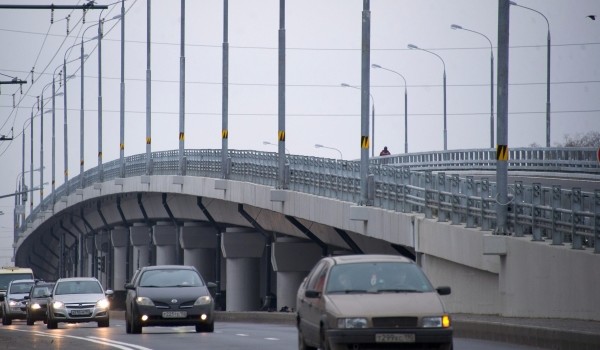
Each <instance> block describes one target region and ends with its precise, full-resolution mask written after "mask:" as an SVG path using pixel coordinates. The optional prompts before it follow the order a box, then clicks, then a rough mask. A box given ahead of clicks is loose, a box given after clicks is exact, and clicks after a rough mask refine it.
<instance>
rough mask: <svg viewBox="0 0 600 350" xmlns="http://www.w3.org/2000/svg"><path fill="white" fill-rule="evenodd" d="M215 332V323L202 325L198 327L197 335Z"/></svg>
mask: <svg viewBox="0 0 600 350" xmlns="http://www.w3.org/2000/svg"><path fill="white" fill-rule="evenodd" d="M214 331H215V323H214V322H211V323H209V324H204V323H200V324H197V325H196V333H212V332H214Z"/></svg>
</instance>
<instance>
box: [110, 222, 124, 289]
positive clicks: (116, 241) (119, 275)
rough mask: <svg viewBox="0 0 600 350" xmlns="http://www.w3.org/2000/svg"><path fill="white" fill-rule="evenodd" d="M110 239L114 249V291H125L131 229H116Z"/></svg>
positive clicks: (120, 227)
mask: <svg viewBox="0 0 600 350" xmlns="http://www.w3.org/2000/svg"><path fill="white" fill-rule="evenodd" d="M110 239H111V241H112V245H113V249H114V257H113V276H114V277H113V286H112V289H113V290H114V291H124V290H125V288H124V287H123V286H124V285H125V282H127V281H126V280H127V248H128V246H129V245H128V244H127V243H128V242H129V229H127V228H126V227H122V226H119V227H115V228H114V229H113V230H112V231H111V232H110Z"/></svg>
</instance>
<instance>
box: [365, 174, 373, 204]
mask: <svg viewBox="0 0 600 350" xmlns="http://www.w3.org/2000/svg"><path fill="white" fill-rule="evenodd" d="M374 203H375V175H373V174H369V175H367V203H366V205H367V206H372V205H373V204H374Z"/></svg>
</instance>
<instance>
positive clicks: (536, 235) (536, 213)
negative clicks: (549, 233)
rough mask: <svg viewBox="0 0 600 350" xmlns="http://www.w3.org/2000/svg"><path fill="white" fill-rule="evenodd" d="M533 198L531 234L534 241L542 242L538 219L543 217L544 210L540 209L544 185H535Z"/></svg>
mask: <svg viewBox="0 0 600 350" xmlns="http://www.w3.org/2000/svg"><path fill="white" fill-rule="evenodd" d="M532 188H533V191H532V194H531V196H532V198H531V204H532V206H531V233H532V234H533V239H532V240H533V241H542V228H541V227H539V224H538V218H540V217H541V216H542V209H541V208H539V207H540V206H541V205H542V185H541V184H539V183H534V184H533V186H532Z"/></svg>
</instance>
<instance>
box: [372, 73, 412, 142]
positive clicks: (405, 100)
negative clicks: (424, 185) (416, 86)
mask: <svg viewBox="0 0 600 350" xmlns="http://www.w3.org/2000/svg"><path fill="white" fill-rule="evenodd" d="M371 67H373V68H379V69H383V70H387V71H388V72H392V73H395V74H397V75H399V76H400V78H402V80H403V81H404V153H408V90H407V88H406V79H405V78H404V76H403V75H402V74H400V73H398V72H396V71H395V70H392V69H389V68H385V67H382V66H380V65H378V64H375V63H373V64H372V65H371Z"/></svg>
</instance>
